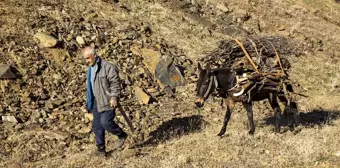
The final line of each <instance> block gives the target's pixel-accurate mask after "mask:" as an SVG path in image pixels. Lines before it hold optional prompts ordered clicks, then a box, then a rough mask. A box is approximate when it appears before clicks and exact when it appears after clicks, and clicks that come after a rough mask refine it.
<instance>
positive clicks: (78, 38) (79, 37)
mask: <svg viewBox="0 0 340 168" xmlns="http://www.w3.org/2000/svg"><path fill="white" fill-rule="evenodd" d="M76 41H77V43H78V44H79V45H84V44H85V41H84V39H83V38H82V37H81V36H77V37H76Z"/></svg>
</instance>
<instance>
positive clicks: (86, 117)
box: [84, 113, 93, 121]
mask: <svg viewBox="0 0 340 168" xmlns="http://www.w3.org/2000/svg"><path fill="white" fill-rule="evenodd" d="M84 117H85V119H88V120H90V121H92V120H93V114H91V113H85V115H84Z"/></svg>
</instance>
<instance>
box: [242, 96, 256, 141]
mask: <svg viewBox="0 0 340 168" xmlns="http://www.w3.org/2000/svg"><path fill="white" fill-rule="evenodd" d="M243 106H244V108H245V109H246V110H247V115H248V122H249V134H250V135H253V134H254V132H255V125H254V119H253V108H252V102H243Z"/></svg>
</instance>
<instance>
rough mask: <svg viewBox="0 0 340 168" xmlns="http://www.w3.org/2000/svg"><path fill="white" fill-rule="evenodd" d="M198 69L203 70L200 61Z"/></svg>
mask: <svg viewBox="0 0 340 168" xmlns="http://www.w3.org/2000/svg"><path fill="white" fill-rule="evenodd" d="M197 67H198V71H203V68H202V67H201V64H200V63H197Z"/></svg>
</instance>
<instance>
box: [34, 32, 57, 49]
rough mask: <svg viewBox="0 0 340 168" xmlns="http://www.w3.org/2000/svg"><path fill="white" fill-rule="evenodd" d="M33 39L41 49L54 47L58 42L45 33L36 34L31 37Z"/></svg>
mask: <svg viewBox="0 0 340 168" xmlns="http://www.w3.org/2000/svg"><path fill="white" fill-rule="evenodd" d="M33 39H34V41H35V42H36V43H39V45H40V46H41V47H48V48H50V47H54V46H55V45H57V42H58V40H57V39H56V38H54V37H52V36H50V35H47V34H45V33H41V32H38V33H36V34H35V35H34V36H33Z"/></svg>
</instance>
